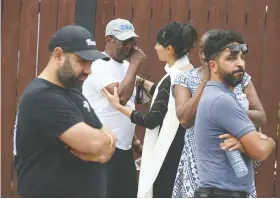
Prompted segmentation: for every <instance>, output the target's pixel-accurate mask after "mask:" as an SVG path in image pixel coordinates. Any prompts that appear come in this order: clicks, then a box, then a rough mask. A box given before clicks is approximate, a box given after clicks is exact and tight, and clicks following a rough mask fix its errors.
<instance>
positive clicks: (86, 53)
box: [14, 25, 116, 198]
mask: <svg viewBox="0 0 280 199" xmlns="http://www.w3.org/2000/svg"><path fill="white" fill-rule="evenodd" d="M49 51H50V59H49V62H48V65H47V66H46V68H45V69H44V71H43V72H42V73H41V74H40V75H39V76H38V78H36V79H34V80H33V81H32V82H31V83H30V84H29V85H28V87H27V88H26V89H25V91H24V93H23V94H22V96H21V98H20V101H19V105H18V112H17V116H16V124H15V131H14V132H15V133H14V161H15V162H14V165H15V168H16V171H17V176H18V192H19V195H21V196H22V197H36V198H39V197H79V198H83V197H92V198H97V197H106V176H105V171H104V166H103V164H102V163H105V162H107V161H108V160H109V159H110V158H111V156H112V154H113V153H114V150H115V141H116V138H115V135H114V133H112V132H111V131H110V130H109V129H107V128H104V127H102V124H101V122H100V121H99V119H98V117H97V116H96V114H95V112H94V110H93V109H92V108H91V106H90V105H89V103H88V101H87V100H86V99H85V97H84V96H83V95H82V94H81V92H80V88H81V85H82V83H83V81H84V80H85V79H86V78H87V76H88V75H89V74H90V73H91V62H92V61H94V60H96V59H105V60H106V59H107V60H108V59H109V58H108V57H106V56H105V55H104V54H102V53H101V52H99V51H98V50H97V49H96V44H95V42H94V40H93V37H92V35H91V34H90V33H89V32H88V31H87V30H86V29H85V28H82V27H80V26H76V25H69V26H65V27H63V28H61V29H60V30H58V31H57V32H56V33H55V34H54V35H53V36H52V38H51V40H50V42H49Z"/></svg>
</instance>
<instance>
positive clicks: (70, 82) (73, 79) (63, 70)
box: [56, 57, 82, 89]
mask: <svg viewBox="0 0 280 199" xmlns="http://www.w3.org/2000/svg"><path fill="white" fill-rule="evenodd" d="M56 76H57V78H58V80H59V81H60V83H61V84H62V85H63V86H64V87H65V88H68V89H71V88H81V86H82V82H81V81H79V78H78V77H77V76H76V75H75V72H74V70H73V67H72V64H71V62H70V60H69V58H68V57H67V58H66V60H65V62H64V64H63V66H62V67H60V68H58V69H57V70H56Z"/></svg>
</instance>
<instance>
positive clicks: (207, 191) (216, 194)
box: [194, 187, 249, 198]
mask: <svg viewBox="0 0 280 199" xmlns="http://www.w3.org/2000/svg"><path fill="white" fill-rule="evenodd" d="M248 197H249V194H248V193H246V192H242V191H230V190H221V189H217V188H210V187H207V188H206V187H205V188H204V187H200V188H198V189H197V190H195V192H194V198H248Z"/></svg>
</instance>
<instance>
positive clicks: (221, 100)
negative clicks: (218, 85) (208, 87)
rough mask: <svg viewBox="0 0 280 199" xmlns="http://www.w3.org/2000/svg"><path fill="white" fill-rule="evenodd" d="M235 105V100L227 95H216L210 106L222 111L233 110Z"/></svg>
mask: <svg viewBox="0 0 280 199" xmlns="http://www.w3.org/2000/svg"><path fill="white" fill-rule="evenodd" d="M236 104H237V101H236V100H235V98H234V97H233V96H232V95H230V94H228V93H222V92H221V93H217V95H216V96H214V97H213V98H212V104H211V105H212V106H214V107H221V108H222V109H229V108H234V107H235V105H236Z"/></svg>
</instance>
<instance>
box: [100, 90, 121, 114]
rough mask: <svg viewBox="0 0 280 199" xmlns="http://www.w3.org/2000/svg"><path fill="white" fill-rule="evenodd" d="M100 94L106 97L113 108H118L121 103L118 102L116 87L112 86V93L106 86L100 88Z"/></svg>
mask: <svg viewBox="0 0 280 199" xmlns="http://www.w3.org/2000/svg"><path fill="white" fill-rule="evenodd" d="M102 94H103V95H104V97H106V98H107V100H108V101H109V102H110V104H111V105H112V106H113V107H114V108H115V109H117V110H118V109H119V108H120V107H121V106H122V105H121V104H120V98H119V95H118V88H117V87H114V94H113V95H112V94H111V93H109V91H107V90H106V88H103V89H102Z"/></svg>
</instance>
